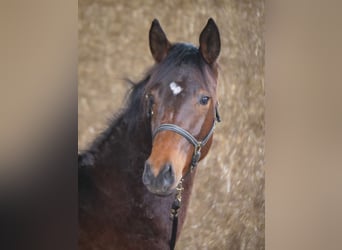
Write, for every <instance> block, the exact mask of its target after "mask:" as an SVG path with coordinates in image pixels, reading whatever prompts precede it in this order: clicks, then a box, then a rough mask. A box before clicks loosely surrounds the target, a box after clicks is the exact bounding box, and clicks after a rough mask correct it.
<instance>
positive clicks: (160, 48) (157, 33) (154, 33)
mask: <svg viewBox="0 0 342 250" xmlns="http://www.w3.org/2000/svg"><path fill="white" fill-rule="evenodd" d="M149 39H150V50H151V53H152V56H153V58H154V60H155V61H156V62H157V63H159V62H160V61H161V60H163V59H164V58H165V57H166V55H167V52H168V50H169V49H170V47H171V44H170V42H169V41H168V40H167V37H166V35H165V33H164V31H163V29H162V28H161V26H160V24H159V21H158V20H157V19H154V20H153V22H152V25H151V29H150V34H149Z"/></svg>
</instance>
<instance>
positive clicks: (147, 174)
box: [142, 161, 153, 185]
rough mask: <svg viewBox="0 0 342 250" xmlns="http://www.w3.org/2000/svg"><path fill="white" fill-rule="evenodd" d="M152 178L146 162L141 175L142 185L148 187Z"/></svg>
mask: <svg viewBox="0 0 342 250" xmlns="http://www.w3.org/2000/svg"><path fill="white" fill-rule="evenodd" d="M152 177H153V173H152V170H151V165H150V163H148V162H147V161H146V162H145V169H144V173H143V176H142V180H143V183H144V184H145V185H150V184H151V179H152Z"/></svg>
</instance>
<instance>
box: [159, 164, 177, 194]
mask: <svg viewBox="0 0 342 250" xmlns="http://www.w3.org/2000/svg"><path fill="white" fill-rule="evenodd" d="M162 176H163V184H164V187H167V188H168V187H170V186H171V185H172V184H173V182H174V180H175V174H174V172H173V168H172V165H171V164H169V163H168V164H166V165H165V166H164V168H163V170H162Z"/></svg>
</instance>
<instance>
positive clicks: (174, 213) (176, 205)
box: [151, 105, 221, 250]
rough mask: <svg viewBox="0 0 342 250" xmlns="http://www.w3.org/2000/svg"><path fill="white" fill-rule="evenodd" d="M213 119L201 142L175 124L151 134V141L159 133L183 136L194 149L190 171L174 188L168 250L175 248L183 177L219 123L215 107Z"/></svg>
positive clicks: (163, 126) (167, 125)
mask: <svg viewBox="0 0 342 250" xmlns="http://www.w3.org/2000/svg"><path fill="white" fill-rule="evenodd" d="M152 114H153V113H152ZM152 114H151V115H152ZM215 118H216V119H214V121H213V125H212V126H211V129H210V130H209V132H208V134H207V135H206V136H205V137H204V138H203V140H201V141H199V140H197V139H196V138H195V137H194V136H193V135H192V134H190V133H189V132H188V131H186V130H185V129H183V128H181V127H179V126H177V125H175V124H169V123H164V124H162V125H160V126H159V127H158V128H157V129H156V130H155V131H154V133H153V137H152V140H153V139H154V138H155V137H156V135H157V134H158V133H159V132H161V131H172V132H175V133H177V134H179V135H181V136H183V137H184V138H185V139H187V140H188V142H190V143H191V144H192V145H193V146H194V148H195V150H194V153H193V155H192V160H191V165H190V170H189V171H188V172H187V173H186V174H185V175H184V176H183V177H182V178H181V180H180V182H179V184H178V185H177V188H176V190H177V193H176V198H175V200H174V201H173V203H172V207H171V214H170V215H171V217H170V219H171V220H172V232H171V239H170V250H173V249H174V248H175V245H176V236H177V227H178V210H179V208H180V206H181V201H182V192H183V189H184V188H183V181H184V178H185V176H186V175H187V174H188V173H189V172H192V171H193V169H194V168H195V167H196V166H197V164H198V162H199V159H200V158H201V149H202V147H204V146H205V144H207V142H208V141H209V139H210V138H211V136H212V135H213V133H214V130H215V125H216V121H217V122H220V121H221V119H220V115H219V113H218V110H217V105H216V106H215Z"/></svg>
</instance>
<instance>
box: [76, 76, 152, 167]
mask: <svg viewBox="0 0 342 250" xmlns="http://www.w3.org/2000/svg"><path fill="white" fill-rule="evenodd" d="M149 77H150V75H149V74H148V75H147V76H146V77H145V78H144V79H143V80H142V81H140V82H138V83H134V82H133V81H131V80H129V79H126V82H127V83H128V84H130V85H131V89H130V90H129V92H128V95H127V98H126V105H125V107H124V108H122V109H121V110H120V111H119V113H117V114H116V115H114V117H113V118H112V119H111V120H110V123H109V126H108V127H107V128H106V129H105V130H104V131H103V132H102V133H101V134H100V135H99V136H97V138H96V139H95V140H94V142H93V143H92V144H91V145H90V147H89V148H88V149H86V150H84V151H82V152H81V154H79V156H78V165H79V168H84V167H85V168H89V167H93V165H94V163H95V158H96V155H97V154H98V153H99V152H101V150H102V149H103V148H104V147H105V146H106V144H107V143H109V142H110V143H123V142H125V141H130V140H132V139H134V140H136V139H137V137H136V136H137V134H140V135H142V134H145V133H150V132H149V131H150V130H149V124H148V123H147V121H146V117H145V114H146V112H147V111H146V105H145V104H144V98H143V97H144V89H145V85H146V83H147V82H148V80H149ZM142 130H143V131H142ZM144 139H145V138H144Z"/></svg>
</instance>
